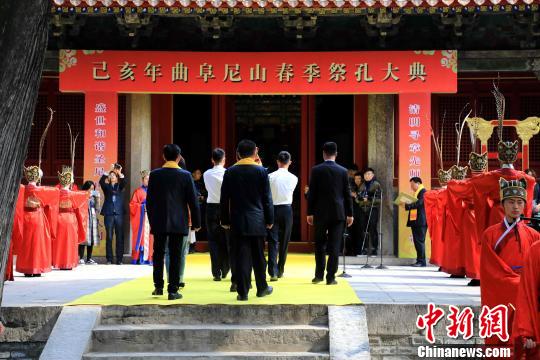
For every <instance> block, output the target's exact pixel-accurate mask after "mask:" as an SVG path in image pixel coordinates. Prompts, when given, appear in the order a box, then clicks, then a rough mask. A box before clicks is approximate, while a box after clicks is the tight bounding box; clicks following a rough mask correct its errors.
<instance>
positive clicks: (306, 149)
mask: <svg viewBox="0 0 540 360" xmlns="http://www.w3.org/2000/svg"><path fill="white" fill-rule="evenodd" d="M300 149H301V150H300V158H301V159H300V191H301V196H300V213H301V215H300V222H301V223H300V237H301V239H300V240H301V241H303V242H309V243H311V242H313V230H312V228H311V227H310V226H309V225H308V224H307V222H306V216H307V200H306V198H305V196H304V188H305V187H306V186H307V185H309V176H310V172H311V168H312V167H313V165H315V159H316V151H317V150H316V149H315V96H307V95H304V96H302V119H301V123H300Z"/></svg>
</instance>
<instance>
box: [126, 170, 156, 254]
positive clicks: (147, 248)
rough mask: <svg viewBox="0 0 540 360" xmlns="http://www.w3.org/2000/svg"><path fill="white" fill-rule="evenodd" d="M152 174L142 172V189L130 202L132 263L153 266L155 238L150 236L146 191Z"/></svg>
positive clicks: (145, 171)
mask: <svg viewBox="0 0 540 360" xmlns="http://www.w3.org/2000/svg"><path fill="white" fill-rule="evenodd" d="M149 176H150V172H149V171H147V170H144V171H141V181H142V184H141V187H139V188H138V189H137V190H135V191H134V192H133V196H132V197H131V201H130V202H129V214H130V216H131V230H132V231H131V249H132V250H131V259H132V260H131V263H132V264H152V255H153V252H154V237H153V235H152V234H150V223H149V222H148V216H147V214H146V191H147V189H148V179H149Z"/></svg>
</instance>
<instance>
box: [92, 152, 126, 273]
mask: <svg viewBox="0 0 540 360" xmlns="http://www.w3.org/2000/svg"><path fill="white" fill-rule="evenodd" d="M99 186H100V187H101V190H102V191H103V195H105V201H104V202H103V206H102V207H101V215H103V216H104V218H105V230H106V233H107V237H106V247H105V249H106V255H107V264H112V263H113V251H112V241H113V233H114V235H115V236H116V264H118V265H121V264H122V259H123V257H124V189H125V187H126V178H125V177H124V174H122V166H120V164H118V163H116V164H114V165H113V169H112V170H111V171H110V172H109V174H108V175H105V174H104V175H102V176H101V178H100V179H99Z"/></svg>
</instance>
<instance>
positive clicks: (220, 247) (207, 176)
mask: <svg viewBox="0 0 540 360" xmlns="http://www.w3.org/2000/svg"><path fill="white" fill-rule="evenodd" d="M212 164H214V167H213V168H211V169H208V170H206V171H205V172H204V175H203V178H204V183H205V185H206V190H207V191H208V197H207V198H206V231H207V234H208V247H209V248H210V262H211V269H212V276H213V277H214V281H221V279H222V278H223V279H225V278H226V277H227V273H228V272H229V270H231V273H233V271H232V269H231V265H233V264H232V261H231V260H230V257H229V255H230V254H229V253H230V243H229V236H228V235H229V234H228V232H227V231H226V230H225V229H223V228H222V227H221V224H220V218H221V214H220V208H219V203H220V201H221V185H222V183H223V175H225V167H224V165H225V151H224V150H223V149H221V148H215V149H214V150H213V151H212ZM233 276H234V275H233ZM231 282H232V283H233V284H234V283H235V279H234V278H233V277H231ZM233 288H234V287H233ZM234 291H236V290H234Z"/></svg>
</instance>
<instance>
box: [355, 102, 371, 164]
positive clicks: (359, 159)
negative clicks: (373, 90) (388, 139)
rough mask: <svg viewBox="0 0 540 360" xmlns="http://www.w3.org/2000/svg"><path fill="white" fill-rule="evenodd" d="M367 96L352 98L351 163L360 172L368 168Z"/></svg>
mask: <svg viewBox="0 0 540 360" xmlns="http://www.w3.org/2000/svg"><path fill="white" fill-rule="evenodd" d="M367 134H368V96H367V95H355V96H354V122H353V149H354V150H353V151H354V152H353V155H354V156H353V161H354V163H355V164H356V165H358V169H360V170H362V169H365V168H366V167H367V166H368V160H367V155H368V154H367V146H368V140H367Z"/></svg>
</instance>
